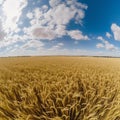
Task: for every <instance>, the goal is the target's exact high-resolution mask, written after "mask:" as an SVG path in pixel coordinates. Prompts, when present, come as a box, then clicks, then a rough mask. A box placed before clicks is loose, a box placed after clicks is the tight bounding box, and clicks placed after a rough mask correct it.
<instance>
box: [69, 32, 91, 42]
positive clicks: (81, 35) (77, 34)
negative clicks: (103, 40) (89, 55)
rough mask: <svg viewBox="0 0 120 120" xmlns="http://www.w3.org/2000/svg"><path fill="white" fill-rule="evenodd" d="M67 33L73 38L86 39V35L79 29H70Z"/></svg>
mask: <svg viewBox="0 0 120 120" xmlns="http://www.w3.org/2000/svg"><path fill="white" fill-rule="evenodd" d="M68 35H69V36H70V37H71V38H72V39H75V40H88V39H89V38H88V36H87V35H83V33H82V32H81V31H79V30H71V31H69V32H68Z"/></svg>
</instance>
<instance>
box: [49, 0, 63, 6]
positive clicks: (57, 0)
mask: <svg viewBox="0 0 120 120" xmlns="http://www.w3.org/2000/svg"><path fill="white" fill-rule="evenodd" d="M60 3H61V0H50V1H49V4H50V6H51V7H55V6H57V5H59V4H60Z"/></svg>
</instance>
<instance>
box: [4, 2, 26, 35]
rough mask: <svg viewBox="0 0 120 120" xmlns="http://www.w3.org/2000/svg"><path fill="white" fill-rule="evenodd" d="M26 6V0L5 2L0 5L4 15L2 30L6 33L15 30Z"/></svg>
mask: <svg viewBox="0 0 120 120" xmlns="http://www.w3.org/2000/svg"><path fill="white" fill-rule="evenodd" d="M26 6H27V0H19V1H18V0H6V1H5V2H4V3H3V5H2V10H3V13H4V16H5V18H4V20H3V21H2V22H3V28H4V29H5V31H6V32H7V33H9V32H14V30H15V29H17V27H18V25H17V22H18V21H19V19H20V16H21V14H22V10H23V8H25V7H26Z"/></svg>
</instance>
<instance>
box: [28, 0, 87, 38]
mask: <svg viewBox="0 0 120 120" xmlns="http://www.w3.org/2000/svg"><path fill="white" fill-rule="evenodd" d="M49 4H50V6H51V7H50V8H48V6H46V5H43V6H42V7H41V8H35V9H34V10H33V11H31V12H29V13H28V14H27V17H28V18H29V19H30V24H31V26H30V27H28V28H26V29H28V30H27V32H28V33H29V35H30V32H31V35H33V36H34V37H37V39H48V40H53V39H55V38H59V37H63V36H64V35H70V34H72V33H69V34H67V33H68V30H67V29H66V28H67V25H68V24H69V22H70V21H71V20H72V19H74V20H75V21H76V23H81V21H82V19H83V18H84V16H85V12H84V11H85V10H86V9H87V5H85V4H82V3H78V2H77V1H74V0H71V2H70V1H69V2H68V1H65V2H63V1H61V0H50V1H49ZM31 13H32V14H31ZM32 17H33V18H32ZM36 26H37V28H36ZM33 28H34V30H33ZM35 31H37V33H35ZM74 34H75V33H74ZM76 34H79V38H80V37H81V38H82V39H84V40H85V39H88V37H87V36H83V35H82V33H80V32H79V33H76ZM80 35H81V36H80ZM73 38H75V39H78V38H77V37H73Z"/></svg>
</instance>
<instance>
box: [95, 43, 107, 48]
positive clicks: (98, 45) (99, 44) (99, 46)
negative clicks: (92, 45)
mask: <svg viewBox="0 0 120 120" xmlns="http://www.w3.org/2000/svg"><path fill="white" fill-rule="evenodd" d="M96 47H97V48H104V47H105V46H104V45H103V44H102V43H98V44H97V45H96Z"/></svg>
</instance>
